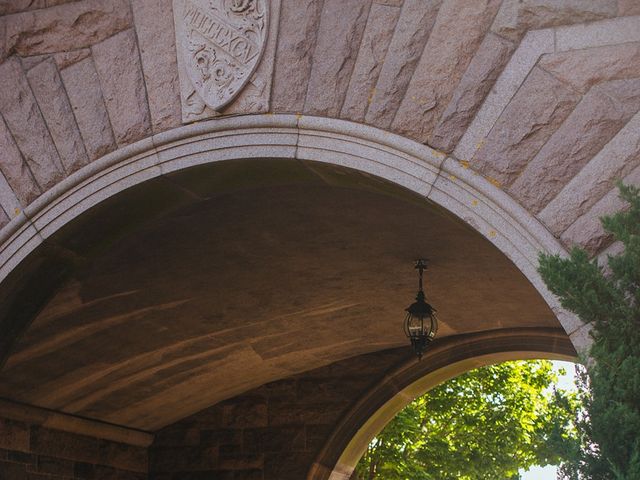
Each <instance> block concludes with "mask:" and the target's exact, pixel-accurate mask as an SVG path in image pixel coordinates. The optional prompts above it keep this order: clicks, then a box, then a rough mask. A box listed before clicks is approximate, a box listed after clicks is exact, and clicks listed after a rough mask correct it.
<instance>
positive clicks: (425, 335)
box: [404, 259, 438, 359]
mask: <svg viewBox="0 0 640 480" xmlns="http://www.w3.org/2000/svg"><path fill="white" fill-rule="evenodd" d="M426 268H427V261H426V260H422V259H420V260H416V270H418V273H419V280H418V294H417V295H416V301H415V302H414V303H412V304H411V305H409V307H407V308H406V309H405V310H406V312H407V317H406V318H405V320H404V333H405V334H406V335H407V337H408V338H409V340H410V341H411V346H412V347H413V350H414V351H415V352H416V355H417V356H418V359H422V355H423V354H424V351H425V350H426V349H427V347H428V345H429V344H430V343H431V342H432V341H433V339H434V338H435V337H436V333H438V319H437V318H436V310H435V308H433V307H432V306H431V305H429V304H428V303H427V302H426V300H425V296H424V291H423V289H422V273H423V272H424V270H425V269H426Z"/></svg>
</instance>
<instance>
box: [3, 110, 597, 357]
mask: <svg viewBox="0 0 640 480" xmlns="http://www.w3.org/2000/svg"><path fill="white" fill-rule="evenodd" d="M250 158H294V159H297V160H299V161H302V162H307V161H312V162H324V163H328V164H334V165H340V166H344V167H348V168H352V169H355V170H358V171H361V172H365V173H367V174H371V175H375V176H377V177H380V178H383V179H385V180H387V181H390V182H393V183H395V184H397V185H400V186H402V187H404V188H407V189H408V190H411V191H413V192H415V193H418V194H420V195H422V196H423V197H425V198H426V199H428V200H430V201H432V202H434V203H436V204H438V205H440V206H441V207H443V208H444V209H446V210H448V211H450V212H452V213H453V214H455V215H456V216H458V217H460V218H461V219H462V220H464V221H465V222H466V223H468V224H469V225H471V226H472V227H473V228H474V229H475V230H477V231H478V232H479V233H481V234H482V235H483V236H484V237H486V238H487V239H488V240H489V241H491V242H492V243H493V244H494V245H495V246H496V247H497V248H498V249H499V250H500V251H502V252H503V253H504V254H505V255H506V256H507V257H508V258H509V259H510V260H511V261H512V262H513V263H514V264H515V265H516V266H517V267H518V268H519V269H520V270H521V271H522V272H523V274H524V275H525V276H526V277H527V278H528V279H529V281H530V282H531V283H532V284H533V285H534V287H535V288H536V289H537V291H538V292H539V293H540V294H541V295H542V297H543V298H544V299H545V300H546V302H547V303H548V304H549V306H550V307H551V308H552V309H553V311H554V312H555V314H556V316H557V317H558V319H559V321H560V323H561V324H562V326H563V328H564V329H565V331H566V333H567V334H569V335H570V336H572V338H574V339H575V340H576V341H574V345H575V346H576V348H583V347H584V345H581V344H580V342H581V340H580V339H584V338H586V337H585V335H584V326H583V325H582V324H581V323H580V321H579V320H578V319H577V318H575V317H574V316H573V315H571V314H569V313H568V312H566V311H564V310H563V309H562V308H561V307H560V305H559V303H558V301H557V299H556V298H555V297H554V296H553V295H551V294H550V293H549V291H548V290H547V289H546V287H545V286H544V284H543V282H542V279H541V278H540V276H539V274H538V272H537V270H536V265H537V256H538V254H539V252H541V251H544V252H550V253H559V254H564V250H563V248H562V246H561V245H560V244H559V243H558V241H557V240H556V239H555V238H554V237H553V235H552V234H551V233H550V232H549V231H548V230H546V228H545V227H544V226H543V225H542V224H541V223H540V222H538V221H537V220H536V219H535V218H534V217H533V216H532V215H531V214H529V213H528V212H527V211H526V210H524V209H523V208H522V207H520V206H519V205H518V204H517V203H516V202H515V201H514V200H513V199H512V198H511V197H509V195H507V194H506V193H505V192H503V191H501V190H500V189H499V188H497V187H496V186H494V185H493V184H491V183H490V182H489V181H488V180H486V179H485V178H483V177H482V176H480V175H478V174H477V173H475V172H473V171H472V170H471V169H469V168H467V166H466V165H465V164H464V163H461V162H458V161H457V160H455V159H453V158H447V157H446V156H445V155H444V154H442V153H440V152H438V151H436V150H433V149H431V148H429V147H427V146H425V145H422V144H419V143H417V142H415V141H412V140H409V139H407V138H404V137H401V136H398V135H395V134H391V133H388V132H386V131H382V130H379V129H376V128H373V127H369V126H365V125H361V124H356V123H352V122H347V121H343V120H336V119H329V118H320V117H307V116H300V115H272V114H264V115H246V116H237V117H225V118H220V119H216V120H211V121H208V122H203V123H198V124H193V125H189V126H185V127H180V128H176V129H174V130H170V131H167V132H164V133H160V134H157V135H154V136H152V137H149V138H146V139H144V140H141V141H139V142H137V143H135V144H132V145H130V146H127V147H123V148H121V149H119V150H117V151H115V152H113V153H111V154H109V155H106V156H104V157H103V158H101V159H99V160H97V161H95V162H93V163H91V164H90V165H87V166H86V167H84V168H83V169H81V170H79V171H78V172H76V173H75V174H73V175H71V176H70V177H68V178H67V179H65V180H64V181H63V182H61V183H59V184H58V185H56V186H55V187H53V188H52V189H50V190H49V191H47V192H46V193H45V194H43V195H42V196H40V197H39V198H38V199H37V200H36V201H34V202H33V203H32V204H31V205H29V207H27V208H26V209H25V210H24V211H23V212H22V213H21V214H20V215H19V216H18V217H16V218H14V219H13V220H12V221H11V222H10V223H9V224H8V225H7V226H6V227H5V228H4V229H3V230H2V232H0V245H1V246H0V281H2V280H4V279H5V278H6V277H7V275H9V273H10V272H11V271H12V270H13V269H14V268H15V267H16V266H17V265H18V264H19V263H20V262H21V261H22V260H23V259H24V258H26V257H27V255H29V254H30V253H31V252H32V251H33V250H34V249H35V248H36V247H37V246H38V245H40V244H41V243H43V242H44V241H46V239H47V238H48V237H50V236H51V235H52V234H54V233H55V232H56V231H58V230H59V229H60V228H62V227H63V226H64V225H66V224H68V223H69V222H71V221H73V220H74V219H75V218H77V217H78V216H79V215H81V214H82V213H83V212H85V211H87V210H88V209H90V208H91V207H93V206H94V205H97V204H99V203H100V202H102V201H104V200H106V199H108V198H110V197H112V196H114V195H116V194H118V193H119V192H121V191H123V190H125V189H127V188H129V187H132V186H134V185H137V184H140V183H143V182H145V181H147V180H150V179H152V178H156V177H159V176H162V175H165V174H169V173H171V172H175V171H179V170H183V169H186V168H189V167H192V166H196V165H202V164H207V163H214V162H219V161H225V160H240V159H250Z"/></svg>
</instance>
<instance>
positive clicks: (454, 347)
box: [307, 328, 577, 480]
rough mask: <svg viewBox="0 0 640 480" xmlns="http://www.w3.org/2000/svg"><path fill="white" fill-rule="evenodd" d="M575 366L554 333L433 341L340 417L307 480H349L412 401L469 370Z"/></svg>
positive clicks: (510, 332) (568, 347)
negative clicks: (541, 362)
mask: <svg viewBox="0 0 640 480" xmlns="http://www.w3.org/2000/svg"><path fill="white" fill-rule="evenodd" d="M530 359H548V360H566V361H573V362H576V361H577V356H576V353H575V350H574V348H573V346H572V344H571V342H570V340H569V338H568V337H567V336H566V335H565V334H564V333H563V332H561V331H559V330H557V329H545V328H520V329H502V330H496V331H490V332H482V333H475V334H467V335H458V336H454V337H448V338H445V339H442V340H440V341H438V340H436V341H435V342H434V343H433V344H432V346H431V348H430V349H429V350H428V351H427V352H426V353H425V356H424V357H423V359H422V361H420V362H416V361H415V360H412V361H409V362H407V363H405V364H403V365H401V366H400V367H398V368H397V369H395V370H394V371H392V372H391V373H389V374H388V375H386V376H385V377H384V378H383V379H382V380H381V381H380V382H379V383H378V384H377V385H375V386H374V387H373V388H372V389H371V390H369V391H368V392H367V393H366V394H365V395H364V396H363V397H362V398H360V399H359V400H358V402H357V403H356V404H355V405H354V406H353V407H352V408H351V409H350V410H349V411H348V412H347V413H346V414H345V415H344V417H343V418H342V420H341V421H340V422H339V424H338V426H337V427H336V428H335V430H334V431H333V433H332V434H331V435H330V437H329V439H328V440H327V442H326V443H325V445H324V447H323V448H322V450H321V451H320V453H319V454H318V456H317V457H316V460H315V462H314V463H313V464H312V466H311V469H310V470H309V473H308V475H307V480H349V478H350V477H351V474H352V473H353V470H354V469H355V466H356V464H357V463H358V461H359V460H360V458H361V457H362V455H363V454H364V452H365V450H366V448H367V445H368V444H369V443H370V442H371V440H372V439H373V437H374V436H375V435H376V434H378V433H379V432H380V431H381V430H382V429H383V428H384V427H385V426H386V425H387V423H389V421H391V419H392V418H393V417H394V416H396V414H398V412H400V411H401V410H402V409H403V408H404V407H405V406H407V405H408V404H409V403H411V402H412V401H413V400H414V399H415V398H417V397H419V396H420V395H423V394H425V393H426V392H428V391H429V390H430V389H432V388H434V387H436V386H437V385H439V384H441V383H443V382H445V381H447V380H450V379H452V378H454V377H456V376H458V375H461V374H463V373H466V372H468V371H470V370H473V369H476V368H480V367H483V366H487V365H492V364H496V363H501V362H506V361H510V360H530Z"/></svg>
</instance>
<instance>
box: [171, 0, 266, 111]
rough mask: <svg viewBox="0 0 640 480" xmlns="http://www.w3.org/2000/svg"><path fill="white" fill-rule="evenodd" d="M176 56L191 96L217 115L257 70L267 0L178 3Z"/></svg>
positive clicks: (263, 44)
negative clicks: (191, 92) (185, 76)
mask: <svg viewBox="0 0 640 480" xmlns="http://www.w3.org/2000/svg"><path fill="white" fill-rule="evenodd" d="M176 3H178V4H180V5H179V7H180V8H179V9H177V10H176V12H175V14H176V15H175V20H176V34H177V35H176V37H177V43H178V44H177V45H176V47H177V49H178V55H181V56H182V58H181V60H182V64H183V66H184V70H185V72H186V73H187V75H188V78H189V80H190V81H191V84H192V86H193V89H194V90H195V93H197V95H198V96H199V97H200V98H201V99H202V101H204V103H205V104H206V105H208V106H209V107H210V108H212V109H213V110H216V111H217V110H220V109H221V108H222V107H224V106H225V105H227V104H228V103H229V102H230V101H231V100H233V99H234V97H235V96H236V95H237V94H238V93H239V92H240V91H241V90H242V88H243V87H244V86H245V84H246V83H247V82H248V81H249V79H250V77H251V75H252V74H253V72H254V70H255V69H256V67H257V65H258V62H259V61H260V57H261V55H262V52H263V50H264V47H265V45H266V40H267V38H266V37H267V31H268V20H269V12H268V4H267V0H178V1H177V2H176V1H174V6H175V5H176Z"/></svg>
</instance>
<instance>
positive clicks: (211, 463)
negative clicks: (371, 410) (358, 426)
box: [149, 349, 408, 480]
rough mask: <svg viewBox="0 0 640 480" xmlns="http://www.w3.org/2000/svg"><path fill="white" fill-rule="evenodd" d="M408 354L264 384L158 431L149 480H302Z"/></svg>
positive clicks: (397, 353) (352, 361) (394, 352)
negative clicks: (362, 401)
mask: <svg viewBox="0 0 640 480" xmlns="http://www.w3.org/2000/svg"><path fill="white" fill-rule="evenodd" d="M407 353H408V349H399V350H389V351H384V352H378V353H375V354H371V355H363V356H360V357H356V358H354V359H350V360H346V361H342V362H338V363H334V364H332V365H329V366H327V367H323V368H320V369H317V370H313V371H310V372H307V373H305V374H302V375H297V376H294V377H290V378H287V379H285V380H280V381H277V382H273V383H269V384H267V385H264V386H262V387H260V388H257V389H255V390H252V391H250V392H247V393H246V394H243V395H240V396H238V397H235V398H233V399H230V400H227V401H224V402H222V403H220V404H218V405H215V406H213V407H210V408H208V409H206V410H203V411H201V412H199V413H197V414H195V415H192V416H190V417H188V418H186V419H184V420H181V421H180V422H177V423H175V424H173V425H170V426H168V427H166V428H164V429H162V430H160V431H159V432H157V435H156V438H155V441H154V443H153V445H152V446H151V447H150V453H149V457H150V458H149V461H150V467H149V468H150V475H149V478H150V480H303V479H304V478H305V477H306V475H307V472H308V471H309V469H310V467H311V465H312V463H313V462H314V460H315V458H316V457H317V455H318V453H319V451H320V449H321V448H322V447H323V446H324V444H325V442H326V440H327V439H328V437H329V435H330V434H331V433H332V432H333V430H334V428H335V427H336V425H337V424H338V422H339V421H340V419H341V418H342V417H343V415H344V414H345V413H346V412H347V411H348V410H349V408H350V407H351V406H352V405H353V404H354V403H355V402H356V401H357V400H358V399H359V398H360V397H361V395H363V394H364V393H365V392H366V391H367V390H369V389H370V388H372V387H373V385H375V384H376V383H377V382H379V381H380V380H381V378H382V377H383V376H384V374H385V373H386V372H387V371H388V370H389V369H390V368H393V366H395V365H396V364H397V363H398V362H400V361H401V360H402V359H406V358H407Z"/></svg>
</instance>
